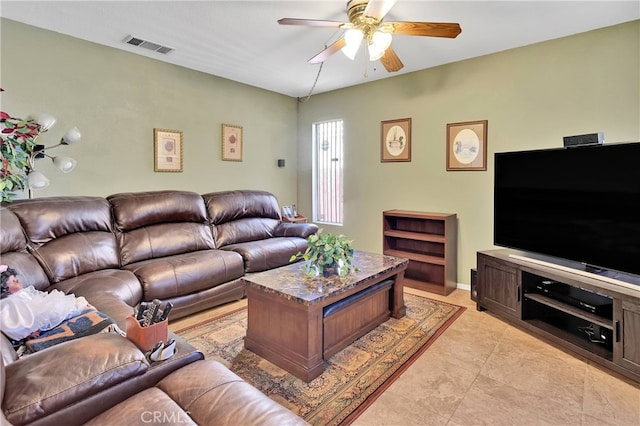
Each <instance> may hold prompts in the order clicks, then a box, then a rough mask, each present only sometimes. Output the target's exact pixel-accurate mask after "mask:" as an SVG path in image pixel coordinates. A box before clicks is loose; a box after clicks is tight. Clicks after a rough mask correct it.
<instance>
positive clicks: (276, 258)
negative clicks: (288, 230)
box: [222, 237, 307, 272]
mask: <svg viewBox="0 0 640 426" xmlns="http://www.w3.org/2000/svg"><path fill="white" fill-rule="evenodd" d="M222 249H223V250H231V251H235V252H237V253H239V254H240V255H241V256H242V259H243V260H244V268H245V272H260V271H266V270H268V269H273V268H279V267H280V266H284V265H288V264H289V263H290V262H289V259H290V258H291V256H293V255H294V254H296V253H298V252H304V251H305V250H306V249H307V242H306V240H304V239H302V238H296V237H291V238H288V237H278V238H268V239H266V240H258V241H250V242H246V243H239V244H231V245H228V246H224V247H222Z"/></svg>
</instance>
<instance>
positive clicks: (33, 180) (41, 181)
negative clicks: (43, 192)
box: [27, 170, 49, 189]
mask: <svg viewBox="0 0 640 426" xmlns="http://www.w3.org/2000/svg"><path fill="white" fill-rule="evenodd" d="M27 181H28V182H29V188H31V189H45V188H46V187H47V186H49V179H47V177H46V176H45V175H43V174H42V173H40V172H38V171H35V170H33V171H32V172H31V173H29V175H28V176H27Z"/></svg>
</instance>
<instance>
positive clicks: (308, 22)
mask: <svg viewBox="0 0 640 426" xmlns="http://www.w3.org/2000/svg"><path fill="white" fill-rule="evenodd" d="M278 24H280V25H305V26H307V27H333V28H340V26H341V25H344V24H346V22H339V21H324V20H321V19H302V18H282V19H278Z"/></svg>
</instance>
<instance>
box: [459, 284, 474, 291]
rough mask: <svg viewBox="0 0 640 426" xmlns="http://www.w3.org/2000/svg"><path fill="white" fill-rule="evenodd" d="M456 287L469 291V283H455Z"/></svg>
mask: <svg viewBox="0 0 640 426" xmlns="http://www.w3.org/2000/svg"><path fill="white" fill-rule="evenodd" d="M456 288H457V289H460V290H465V291H471V284H462V283H458V284H457V285H456Z"/></svg>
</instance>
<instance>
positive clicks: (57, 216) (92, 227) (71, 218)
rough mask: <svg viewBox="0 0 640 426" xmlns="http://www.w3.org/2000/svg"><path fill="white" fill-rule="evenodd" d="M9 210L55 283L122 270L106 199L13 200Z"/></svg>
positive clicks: (33, 251)
mask: <svg viewBox="0 0 640 426" xmlns="http://www.w3.org/2000/svg"><path fill="white" fill-rule="evenodd" d="M8 208H9V209H10V210H11V211H12V212H13V213H15V215H16V216H17V217H18V219H19V220H20V224H21V225H22V227H23V229H24V231H25V233H26V236H27V239H28V240H29V244H30V247H31V249H32V253H33V255H34V256H36V257H37V258H38V260H39V261H40V263H41V265H42V267H43V268H44V270H45V271H46V273H47V275H48V276H49V280H50V281H51V282H52V283H57V282H60V281H62V280H65V279H67V278H71V277H76V276H79V275H82V274H85V273H88V272H93V271H97V270H101V269H106V268H118V267H119V263H118V251H117V247H116V240H115V236H114V234H113V229H112V226H111V207H110V206H109V203H108V202H107V200H105V199H104V198H101V197H48V198H37V199H32V200H19V201H14V202H13V203H11V204H9V205H8Z"/></svg>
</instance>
